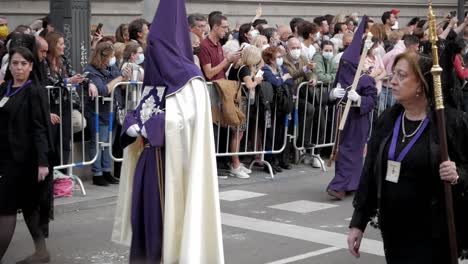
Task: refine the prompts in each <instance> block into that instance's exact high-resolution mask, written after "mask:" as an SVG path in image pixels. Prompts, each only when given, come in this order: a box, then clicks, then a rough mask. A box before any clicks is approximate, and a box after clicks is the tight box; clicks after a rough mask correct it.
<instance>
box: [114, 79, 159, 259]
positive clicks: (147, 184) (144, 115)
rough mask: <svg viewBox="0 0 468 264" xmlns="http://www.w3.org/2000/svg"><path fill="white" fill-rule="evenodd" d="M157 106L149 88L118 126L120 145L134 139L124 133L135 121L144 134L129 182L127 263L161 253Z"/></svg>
mask: <svg viewBox="0 0 468 264" xmlns="http://www.w3.org/2000/svg"><path fill="white" fill-rule="evenodd" d="M158 106H159V107H160V108H162V104H161V101H160V99H159V97H158V96H157V89H156V88H153V89H151V90H150V91H149V94H148V95H146V96H144V97H143V98H142V100H141V102H140V105H139V106H138V108H137V109H136V110H135V111H133V112H130V113H129V114H128V115H127V117H126V118H125V122H124V124H123V129H122V131H124V132H123V134H122V141H123V142H124V143H123V144H125V145H124V147H125V146H127V145H128V144H130V143H132V141H134V140H135V138H131V137H129V136H127V135H126V134H125V132H126V131H127V130H128V128H129V127H130V126H132V125H135V124H138V125H139V127H140V128H143V127H144V128H145V130H146V133H147V138H145V139H144V144H145V148H144V150H143V152H142V153H141V155H140V159H139V160H138V164H137V167H136V169H135V177H134V182H133V193H132V211H131V225H132V232H133V235H132V243H131V248H130V263H159V262H160V260H161V256H162V234H163V208H164V207H163V204H162V203H163V199H161V197H163V195H162V194H163V193H164V183H163V182H164V180H163V179H164V148H163V146H164V127H165V118H164V116H165V114H164V112H158V111H157V109H158V108H157V107H158ZM149 114H150V115H149Z"/></svg>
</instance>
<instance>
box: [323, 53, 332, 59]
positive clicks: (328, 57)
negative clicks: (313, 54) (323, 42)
mask: <svg viewBox="0 0 468 264" xmlns="http://www.w3.org/2000/svg"><path fill="white" fill-rule="evenodd" d="M322 55H323V57H324V58H325V59H326V60H331V58H333V52H323V54H322Z"/></svg>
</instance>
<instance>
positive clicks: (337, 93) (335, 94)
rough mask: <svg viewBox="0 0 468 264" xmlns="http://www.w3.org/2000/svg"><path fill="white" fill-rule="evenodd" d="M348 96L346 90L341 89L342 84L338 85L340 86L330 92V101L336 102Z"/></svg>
mask: <svg viewBox="0 0 468 264" xmlns="http://www.w3.org/2000/svg"><path fill="white" fill-rule="evenodd" d="M345 94H346V91H345V89H343V88H341V84H339V83H338V85H337V86H336V88H333V89H332V90H331V91H330V99H331V100H335V99H338V98H343V96H344V95H345Z"/></svg>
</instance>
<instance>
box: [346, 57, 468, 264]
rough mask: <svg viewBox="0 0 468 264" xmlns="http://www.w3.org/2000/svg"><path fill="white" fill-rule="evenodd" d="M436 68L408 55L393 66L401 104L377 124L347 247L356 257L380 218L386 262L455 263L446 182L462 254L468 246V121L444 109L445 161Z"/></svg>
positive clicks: (394, 85)
mask: <svg viewBox="0 0 468 264" xmlns="http://www.w3.org/2000/svg"><path fill="white" fill-rule="evenodd" d="M431 67H432V59H431V58H429V57H424V56H420V55H418V54H416V53H409V52H406V53H403V54H400V55H398V56H397V57H396V59H395V62H394V63H393V76H392V78H391V85H392V94H393V97H394V98H395V99H396V100H397V102H398V103H397V104H395V105H394V106H392V107H391V108H389V109H387V110H386V111H385V112H384V113H383V114H382V115H381V117H380V118H379V120H378V121H377V124H376V126H375V127H374V128H373V131H372V136H371V139H370V142H369V144H368V148H367V156H366V161H365V164H364V168H363V171H362V175H361V181H360V184H359V188H358V190H357V192H356V195H355V198H354V202H353V205H354V213H353V217H352V219H351V223H350V225H349V226H350V232H349V234H348V246H349V250H350V252H351V253H352V254H353V255H354V256H356V257H358V256H359V247H360V244H361V240H362V237H363V232H364V230H365V228H366V226H367V224H368V222H370V220H371V219H373V218H374V217H376V218H377V221H372V222H373V223H374V226H376V225H377V226H378V227H379V228H380V230H381V233H382V237H383V244H384V251H385V257H386V260H387V263H389V264H396V263H412V264H419V263H420V264H423V263H424V264H431V263H433V264H440V263H450V262H451V261H450V251H449V246H448V245H449V243H448V229H447V220H446V211H445V199H444V186H443V185H444V184H445V183H450V184H452V192H453V201H454V208H455V216H456V217H457V219H456V220H457V221H456V223H457V226H456V230H457V232H458V234H457V237H458V238H459V239H460V240H459V252H460V253H461V249H463V248H464V249H466V248H468V245H467V244H466V243H467V242H468V241H467V237H468V233H467V232H468V229H467V227H466V223H467V221H468V217H467V212H468V208H467V207H468V201H467V200H466V197H467V195H468V191H467V190H468V148H467V147H466V146H468V140H467V137H466V135H468V118H467V116H466V114H464V113H463V112H460V111H457V110H454V109H451V108H446V109H445V120H446V130H447V143H448V153H449V156H450V161H445V162H442V163H440V157H439V148H440V139H439V138H438V133H437V123H436V119H435V118H436V113H435V109H434V108H435V107H434V95H433V86H434V83H433V77H432V74H431ZM463 199H465V201H464V203H463ZM462 240H464V243H465V244H463V241H462Z"/></svg>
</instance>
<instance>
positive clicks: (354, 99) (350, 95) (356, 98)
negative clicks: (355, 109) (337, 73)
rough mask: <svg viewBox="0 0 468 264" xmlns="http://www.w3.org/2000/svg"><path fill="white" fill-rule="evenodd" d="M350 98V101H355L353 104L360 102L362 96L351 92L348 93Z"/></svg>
mask: <svg viewBox="0 0 468 264" xmlns="http://www.w3.org/2000/svg"><path fill="white" fill-rule="evenodd" d="M348 98H349V100H351V101H353V102H357V101H359V99H361V96H360V95H359V94H358V93H357V92H356V91H354V90H351V91H349V92H348Z"/></svg>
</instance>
